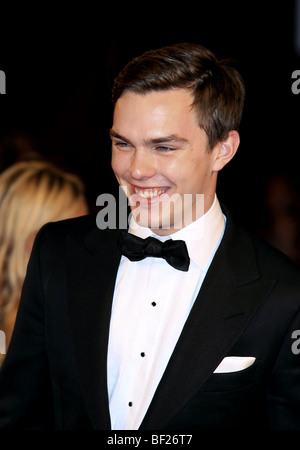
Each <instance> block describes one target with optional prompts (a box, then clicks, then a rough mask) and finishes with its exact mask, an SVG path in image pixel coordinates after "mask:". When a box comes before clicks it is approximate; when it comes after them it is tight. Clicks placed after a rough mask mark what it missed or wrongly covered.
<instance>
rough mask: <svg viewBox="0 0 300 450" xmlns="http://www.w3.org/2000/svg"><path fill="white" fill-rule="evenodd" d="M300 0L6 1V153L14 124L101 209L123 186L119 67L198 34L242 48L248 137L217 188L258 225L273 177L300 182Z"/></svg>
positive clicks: (237, 51)
mask: <svg viewBox="0 0 300 450" xmlns="http://www.w3.org/2000/svg"><path fill="white" fill-rule="evenodd" d="M295 4H296V1H293V0H286V1H284V2H283V1H280V2H275V3H274V2H271V1H269V2H262V1H261V2H225V1H220V2H217V1H210V2H208V1H205V2H204V1H198V2H188V1H186V2H180V3H178V2H177V3H176V2H172V3H167V2H165V3H163V2H159V3H156V2H151V3H139V4H137V6H133V5H132V3H128V4H127V5H126V6H121V7H120V6H119V5H118V3H116V4H112V5H111V6H104V4H102V3H101V4H98V5H97V6H94V7H91V6H89V5H88V4H87V3H85V4H81V5H77V7H75V6H70V7H69V8H64V9H63V8H62V6H61V4H60V5H59V4H58V5H55V4H53V3H51V4H50V3H49V4H47V3H46V4H44V5H43V6H36V7H35V8H32V9H30V8H29V5H28V4H26V5H23V7H22V9H20V7H17V6H16V7H15V9H14V10H12V11H9V12H4V11H3V14H2V16H1V19H0V21H1V43H0V69H1V70H4V71H5V73H6V83H7V90H6V95H1V96H0V156H1V152H2V154H3V152H4V150H7V148H8V147H9V146H10V145H11V146H13V145H16V136H21V137H22V139H23V142H24V139H25V141H26V142H28V140H29V141H30V145H31V146H33V147H34V148H35V149H37V150H38V151H39V152H41V153H42V154H43V155H45V156H46V157H49V158H50V159H52V160H54V161H56V162H57V163H59V164H61V165H63V166H64V167H66V168H68V169H69V170H72V171H75V172H77V173H78V174H79V175H80V176H81V177H82V178H83V180H84V181H85V183H86V188H87V196H88V199H89V202H90V206H91V209H92V210H93V209H94V208H95V203H96V198H97V196H98V195H99V194H101V193H104V192H110V193H116V192H117V183H116V182H115V180H114V177H113V175H112V173H111V169H110V141H109V138H108V130H109V127H110V125H111V115H110V88H111V83H112V80H113V77H114V76H115V75H116V74H117V73H118V71H119V70H120V69H121V67H122V66H123V65H124V64H125V63H126V62H127V61H128V60H129V59H131V58H132V57H134V56H136V55H138V54H140V53H142V52H143V51H145V50H147V49H149V48H155V47H160V46H162V45H165V44H172V43H175V42H184V41H193V42H197V43H200V44H202V45H204V46H207V47H208V48H210V49H211V50H213V51H215V52H216V53H217V55H218V56H220V57H230V58H232V59H234V60H236V61H237V67H238V69H239V70H240V72H241V73H242V75H243V78H244V80H245V84H246V105H245V110H244V117H243V121H242V125H241V129H240V135H241V145H240V148H239V151H238V154H237V155H236V157H235V158H234V160H233V161H232V162H231V163H230V164H229V165H228V166H227V167H226V168H225V169H224V171H223V172H221V174H220V177H219V186H218V195H219V197H220V199H221V200H222V201H224V202H225V203H226V204H227V206H228V207H229V208H230V209H231V210H232V213H233V215H234V216H235V217H236V218H237V219H238V220H240V221H241V222H242V223H243V225H245V226H247V227H248V228H250V229H253V230H257V228H260V227H261V222H262V220H263V214H264V192H265V189H266V186H267V184H268V182H269V179H270V178H271V177H272V176H273V175H274V174H276V173H284V174H286V175H287V176H288V178H289V179H291V180H292V181H293V182H294V183H295V185H296V186H297V185H298V172H299V170H298V167H299V164H300V159H299V153H300V152H299V150H300V146H299V128H300V121H299V105H300V95H295V94H293V93H292V91H291V85H292V82H293V80H292V78H291V75H292V72H293V71H294V70H300V55H299V54H298V53H297V51H296V46H295V30H296V15H295ZM121 5H124V4H123V3H122V4H121ZM131 5H132V6H131ZM298 27H300V23H298ZM0 161H1V160H0Z"/></svg>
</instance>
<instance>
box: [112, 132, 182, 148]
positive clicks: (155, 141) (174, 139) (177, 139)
mask: <svg viewBox="0 0 300 450" xmlns="http://www.w3.org/2000/svg"><path fill="white" fill-rule="evenodd" d="M109 134H110V137H111V138H116V139H120V140H121V141H124V142H129V140H128V139H127V138H126V137H124V136H122V135H121V134H119V133H117V132H116V131H114V130H113V129H111V130H110V132H109ZM168 142H174V143H176V144H187V143H188V142H189V141H188V139H186V138H184V137H180V136H178V135H177V134H170V135H168V136H160V137H157V138H150V139H146V140H144V143H145V145H151V144H161V143H168Z"/></svg>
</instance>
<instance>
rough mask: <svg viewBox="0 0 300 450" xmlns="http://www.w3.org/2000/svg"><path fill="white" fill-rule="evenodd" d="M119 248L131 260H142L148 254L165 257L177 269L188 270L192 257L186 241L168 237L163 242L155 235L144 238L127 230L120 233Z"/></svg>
mask: <svg viewBox="0 0 300 450" xmlns="http://www.w3.org/2000/svg"><path fill="white" fill-rule="evenodd" d="M119 248H120V250H121V253H122V254H123V255H124V256H126V257H127V258H128V259H130V261H141V260H142V259H145V258H146V257H147V256H152V257H154V258H164V259H165V260H166V261H167V262H168V263H169V264H170V265H171V266H173V267H175V269H178V270H183V271H184V272H187V271H188V269H189V265H190V258H189V254H188V250H187V247H186V243H185V242H184V241H180V240H178V241H173V240H172V239H168V240H167V241H165V242H161V241H159V240H158V239H155V238H153V237H148V238H146V239H142V238H140V237H138V236H135V235H133V234H131V233H128V232H127V231H121V233H120V235H119Z"/></svg>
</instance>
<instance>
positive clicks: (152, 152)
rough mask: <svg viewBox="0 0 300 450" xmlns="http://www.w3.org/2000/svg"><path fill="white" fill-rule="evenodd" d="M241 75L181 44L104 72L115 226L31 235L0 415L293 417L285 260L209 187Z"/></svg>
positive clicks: (168, 419)
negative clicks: (126, 213)
mask: <svg viewBox="0 0 300 450" xmlns="http://www.w3.org/2000/svg"><path fill="white" fill-rule="evenodd" d="M243 102H244V86H243V82H242V79H241V77H240V75H239V73H238V72H237V71H236V70H235V69H234V68H233V67H232V66H231V65H230V64H229V62H228V61H220V60H218V59H217V57H216V56H215V55H214V54H213V53H212V52H210V51H209V50H207V49H205V48H203V47H202V46H200V45H196V44H178V45H173V46H167V47H163V48H161V49H157V50H151V51H148V52H146V53H145V54H143V55H141V56H140V57H137V58H135V59H134V60H133V61H131V62H129V63H128V65H127V66H126V67H125V68H124V69H123V70H122V71H121V72H120V74H119V75H118V76H117V77H116V80H115V84H114V88H113V106H114V109H113V123H112V127H111V130H110V136H111V139H112V169H113V171H114V173H115V175H116V178H117V180H118V182H119V184H120V186H122V188H123V189H124V191H125V193H126V195H127V196H128V199H129V204H130V208H131V212H132V214H131V218H130V223H129V229H128V230H115V229H104V230H100V229H98V228H97V227H96V221H95V218H94V217H86V218H81V219H72V220H69V221H64V222H60V223H55V224H48V225H46V226H45V227H44V228H43V229H42V230H41V231H40V232H39V234H38V236H37V238H36V241H35V244H34V248H33V251H32V255H31V260H30V263H29V267H28V273H27V277H26V280H25V284H24V288H23V295H22V300H21V304H20V308H19V314H18V318H17V322H16V327H15V331H14V334H13V338H12V341H11V344H10V347H9V349H8V353H7V356H6V359H5V363H4V365H3V368H2V370H1V373H0V427H1V428H19V429H20V428H35V429H37V428H57V429H107V430H108V429H114V430H123V429H125V430H126V429H127V430H136V429H142V430H144V429H148V430H172V429H173V430H213V429H214V430H215V429H220V430H224V429H228V430H229V429H232V430H233V429H242V430H250V431H252V432H253V430H255V431H256V430H261V429H300V359H299V356H298V354H296V353H297V352H295V351H293V348H295V346H293V343H294V342H293V336H297V332H296V333H295V330H299V329H300V312H299V307H300V275H299V268H298V266H295V265H294V264H293V263H292V262H291V261H290V260H288V259H287V258H286V257H285V256H284V255H283V254H282V253H280V252H279V251H277V250H275V249H274V248H273V247H271V246H269V245H267V244H266V243H264V242H261V241H260V240H258V239H257V238H255V237H253V236H250V235H249V234H248V233H247V232H245V231H243V230H241V229H240V228H238V227H237V226H236V225H235V223H234V221H233V219H232V217H231V215H230V213H229V211H228V210H227V209H226V207H225V206H223V205H220V203H219V201H218V197H217V195H216V188H217V177H218V173H219V171H220V170H222V169H223V168H224V167H225V166H226V164H227V163H229V162H230V161H231V159H232V158H233V157H234V155H235V154H236V151H237V149H238V147H239V133H238V129H239V124H240V120H241V116H242V109H243Z"/></svg>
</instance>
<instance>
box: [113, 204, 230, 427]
mask: <svg viewBox="0 0 300 450" xmlns="http://www.w3.org/2000/svg"><path fill="white" fill-rule="evenodd" d="M224 227H225V217H224V215H223V213H222V210H221V207H220V204H219V201H218V199H217V197H215V200H214V203H213V205H212V206H211V208H210V210H209V211H208V212H207V213H206V214H205V215H204V216H202V217H201V218H200V219H198V220H196V221H195V222H193V223H192V224H191V225H188V226H187V227H185V228H183V229H182V230H179V231H177V232H175V233H173V234H172V235H171V236H164V237H161V236H157V235H155V234H154V233H153V232H152V231H151V230H150V229H149V228H143V227H139V226H137V224H136V223H135V224H134V227H132V229H130V231H131V232H132V233H133V234H135V235H137V236H139V237H142V238H146V237H148V236H155V237H156V238H158V239H160V240H162V241H165V240H166V239H170V237H171V238H172V239H174V240H177V239H183V240H184V241H185V242H186V245H187V248H188V252H189V255H190V259H191V262H190V267H189V270H188V272H183V271H180V270H177V269H174V268H173V267H172V266H170V265H169V264H168V263H167V262H166V261H165V260H164V259H162V258H152V257H148V258H146V259H144V260H142V261H138V262H132V261H130V260H129V259H128V258H126V257H124V256H122V258H121V261H120V266H119V270H118V274H117V279H116V285H115V291H114V297H113V306H112V317H111V324H110V334H109V345H108V368H107V371H108V394H109V408H110V416H111V425H112V429H113V430H136V429H138V428H139V426H140V424H141V422H142V420H143V418H144V416H145V414H146V411H147V409H148V407H149V405H150V403H151V400H152V398H153V395H154V393H155V390H156V388H157V386H158V384H159V382H160V379H161V377H162V375H163V373H164V371H165V368H166V366H167V364H168V361H169V359H170V357H171V354H172V352H173V350H174V347H175V345H176V343H177V341H178V338H179V336H180V333H181V331H182V328H183V326H184V323H185V321H186V319H187V317H188V315H189V313H190V310H191V308H192V306H193V304H194V301H195V299H196V297H197V294H198V292H199V289H200V287H201V284H202V282H203V280H204V277H205V275H206V272H207V270H208V267H209V265H210V263H211V260H212V258H213V256H214V254H215V252H216V250H217V248H218V246H219V243H220V241H221V239H222V236H223V233H224Z"/></svg>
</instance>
